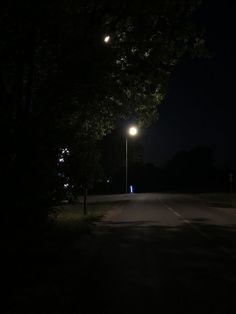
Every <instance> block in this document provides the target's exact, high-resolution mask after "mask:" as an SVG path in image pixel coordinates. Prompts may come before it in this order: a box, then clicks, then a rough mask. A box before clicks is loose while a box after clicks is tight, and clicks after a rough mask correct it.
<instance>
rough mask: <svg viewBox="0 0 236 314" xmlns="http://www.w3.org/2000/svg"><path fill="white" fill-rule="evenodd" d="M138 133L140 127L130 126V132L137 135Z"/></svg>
mask: <svg viewBox="0 0 236 314" xmlns="http://www.w3.org/2000/svg"><path fill="white" fill-rule="evenodd" d="M137 133H138V129H137V128H136V127H135V126H132V127H130V128H129V134H130V135H132V136H135V135H136V134H137Z"/></svg>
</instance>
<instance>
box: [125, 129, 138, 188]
mask: <svg viewBox="0 0 236 314" xmlns="http://www.w3.org/2000/svg"><path fill="white" fill-rule="evenodd" d="M137 133H138V128H137V127H136V126H131V127H129V129H128V135H130V136H135V135H137ZM125 193H128V139H127V136H126V138H125Z"/></svg>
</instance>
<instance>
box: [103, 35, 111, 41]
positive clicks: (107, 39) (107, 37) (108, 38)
mask: <svg viewBox="0 0 236 314" xmlns="http://www.w3.org/2000/svg"><path fill="white" fill-rule="evenodd" d="M110 39H111V37H110V36H109V35H107V36H105V37H104V42H105V43H109V41H110Z"/></svg>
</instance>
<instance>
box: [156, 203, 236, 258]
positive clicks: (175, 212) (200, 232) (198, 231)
mask: <svg viewBox="0 0 236 314" xmlns="http://www.w3.org/2000/svg"><path fill="white" fill-rule="evenodd" d="M159 201H160V202H161V203H162V205H163V206H164V207H166V208H167V209H168V210H169V211H171V212H172V213H173V214H175V215H176V216H177V217H179V218H180V219H181V220H182V221H183V222H184V223H186V224H188V225H189V226H190V227H191V228H192V229H194V230H195V231H196V232H197V233H199V234H201V236H202V237H204V238H205V239H207V240H208V241H212V238H211V237H210V236H208V235H207V234H206V233H205V232H204V231H202V230H201V229H199V228H198V227H196V226H195V225H193V224H192V223H191V221H189V220H188V219H185V218H184V217H183V216H182V215H181V214H180V213H178V212H177V211H176V210H174V209H173V208H172V207H170V206H169V205H167V204H166V203H165V202H163V201H161V200H160V199H159ZM218 248H219V249H220V250H221V251H222V252H223V253H224V254H226V255H228V256H230V257H231V258H233V259H235V258H236V256H235V254H234V253H233V252H232V251H231V250H229V249H227V248H226V247H224V246H222V245H221V246H218Z"/></svg>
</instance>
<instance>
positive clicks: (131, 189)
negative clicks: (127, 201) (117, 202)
mask: <svg viewBox="0 0 236 314" xmlns="http://www.w3.org/2000/svg"><path fill="white" fill-rule="evenodd" d="M129 190H130V193H134V188H133V185H130V187H129Z"/></svg>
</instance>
